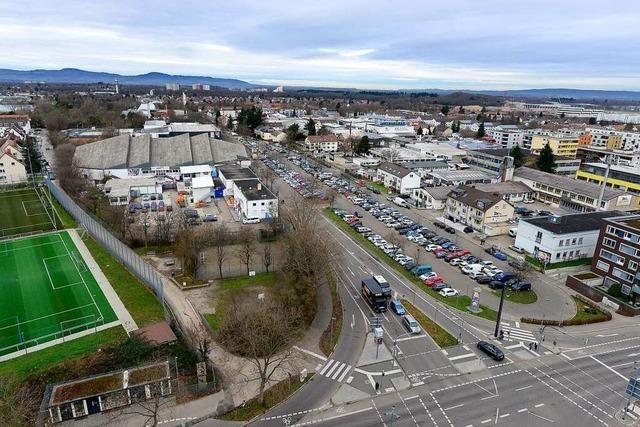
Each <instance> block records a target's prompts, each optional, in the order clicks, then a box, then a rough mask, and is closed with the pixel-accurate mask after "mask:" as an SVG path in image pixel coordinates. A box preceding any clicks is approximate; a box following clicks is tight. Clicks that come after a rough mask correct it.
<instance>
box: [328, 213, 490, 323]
mask: <svg viewBox="0 0 640 427" xmlns="http://www.w3.org/2000/svg"><path fill="white" fill-rule="evenodd" d="M324 214H325V216H326V217H327V218H329V219H330V220H331V221H333V222H334V223H335V224H336V225H337V226H338V227H339V228H340V229H341V230H343V231H344V232H345V233H347V234H348V235H349V236H351V237H352V238H353V239H354V240H355V241H356V242H358V243H360V245H361V246H363V247H365V248H366V249H368V250H369V252H371V253H373V254H374V255H377V257H378V258H379V259H380V260H382V261H384V262H385V263H387V264H388V265H389V266H390V267H392V268H393V269H395V270H396V272H398V273H399V274H400V275H402V276H404V277H405V278H406V279H407V280H408V281H410V282H412V283H414V284H415V285H417V286H419V287H420V289H422V290H423V291H424V292H425V293H427V294H428V295H429V296H431V297H433V298H435V299H437V300H439V301H442V302H443V303H444V304H447V305H449V306H451V307H454V308H457V309H458V310H460V311H464V312H466V313H469V314H472V315H474V316H478V317H482V318H484V319H488V320H492V321H494V320H496V319H497V318H498V313H497V312H496V311H495V310H493V309H491V308H489V307H486V306H483V305H480V308H481V309H482V311H481V312H480V313H473V312H472V311H470V310H469V309H468V308H467V307H469V306H470V305H471V297H469V296H467V295H461V296H459V297H456V298H451V297H449V298H447V297H443V296H442V295H440V294H439V293H438V292H435V291H434V290H433V289H431V288H430V287H428V286H426V285H425V284H424V283H422V281H420V279H418V278H417V277H415V276H414V275H413V274H411V273H410V272H409V271H407V270H405V269H404V268H402V266H401V265H400V264H398V263H397V262H395V261H394V260H393V259H391V258H390V257H389V256H388V255H387V254H385V253H384V252H383V251H382V250H381V249H380V248H378V247H377V246H376V245H374V244H373V243H371V242H370V241H368V240H367V239H365V238H364V237H362V235H361V234H360V233H358V232H357V231H355V230H354V229H353V228H351V227H349V224H347V223H346V222H344V221H343V220H342V218H340V217H339V216H338V215H336V214H335V213H333V211H332V210H331V209H330V208H326V209H325V211H324Z"/></svg>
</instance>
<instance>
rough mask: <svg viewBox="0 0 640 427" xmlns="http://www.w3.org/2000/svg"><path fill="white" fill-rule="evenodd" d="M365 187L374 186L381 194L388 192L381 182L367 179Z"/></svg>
mask: <svg viewBox="0 0 640 427" xmlns="http://www.w3.org/2000/svg"><path fill="white" fill-rule="evenodd" d="M367 187H370V188H375V189H377V190H378V191H380V193H381V194H389V190H387V187H385V186H384V184H381V183H379V182H375V181H367Z"/></svg>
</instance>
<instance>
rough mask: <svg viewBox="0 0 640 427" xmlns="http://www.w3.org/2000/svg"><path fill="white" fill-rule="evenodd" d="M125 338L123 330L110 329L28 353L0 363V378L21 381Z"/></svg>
mask: <svg viewBox="0 0 640 427" xmlns="http://www.w3.org/2000/svg"><path fill="white" fill-rule="evenodd" d="M126 336H127V334H126V332H125V331H124V329H123V328H121V327H118V328H110V329H107V330H104V331H101V332H98V333H97V334H91V335H87V336H84V337H82V338H78V339H75V340H71V341H67V342H65V343H62V344H58V345H54V346H53V347H49V348H45V349H44V350H40V351H37V352H34V353H29V354H26V355H24V356H20V357H18V358H16V359H11V360H8V361H6V362H2V363H0V377H1V376H3V375H9V374H14V375H16V376H17V377H18V379H20V380H22V379H25V378H26V377H28V376H29V375H31V374H34V373H36V372H38V371H41V370H45V369H49V368H51V367H52V366H54V365H56V364H58V363H60V362H63V361H69V360H71V359H74V358H76V357H82V356H84V355H86V354H87V353H91V352H94V351H96V350H97V349H98V348H99V347H100V346H102V345H104V344H108V343H112V342H115V341H119V340H124V339H125V338H126Z"/></svg>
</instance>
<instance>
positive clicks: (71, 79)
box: [0, 68, 257, 89]
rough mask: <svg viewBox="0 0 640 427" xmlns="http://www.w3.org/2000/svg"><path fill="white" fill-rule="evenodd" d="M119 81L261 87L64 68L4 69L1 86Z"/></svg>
mask: <svg viewBox="0 0 640 427" xmlns="http://www.w3.org/2000/svg"><path fill="white" fill-rule="evenodd" d="M116 79H117V80H118V82H119V83H120V84H125V85H126V84H132V85H149V86H164V85H165V84H167V83H178V84H181V85H192V84H194V83H202V84H208V85H211V86H218V87H224V88H229V89H246V88H253V87H257V86H255V85H253V84H251V83H248V82H245V81H243V80H237V79H222V78H216V77H206V76H180V75H171V74H164V73H155V72H153V73H147V74H139V75H135V76H125V75H122V74H114V73H98V72H94V71H85V70H79V69H77V68H63V69H61V70H28V71H20V70H8V69H0V82H25V81H32V82H45V83H98V82H103V83H111V82H113V81H114V80H116Z"/></svg>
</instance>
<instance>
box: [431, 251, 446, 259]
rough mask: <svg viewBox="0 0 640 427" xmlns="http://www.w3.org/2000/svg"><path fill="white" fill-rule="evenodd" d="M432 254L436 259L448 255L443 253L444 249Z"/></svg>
mask: <svg viewBox="0 0 640 427" xmlns="http://www.w3.org/2000/svg"><path fill="white" fill-rule="evenodd" d="M433 254H434V255H435V256H436V258H444V257H446V256H447V255H449V252H447V251H445V250H444V249H438V250H437V251H433Z"/></svg>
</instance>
